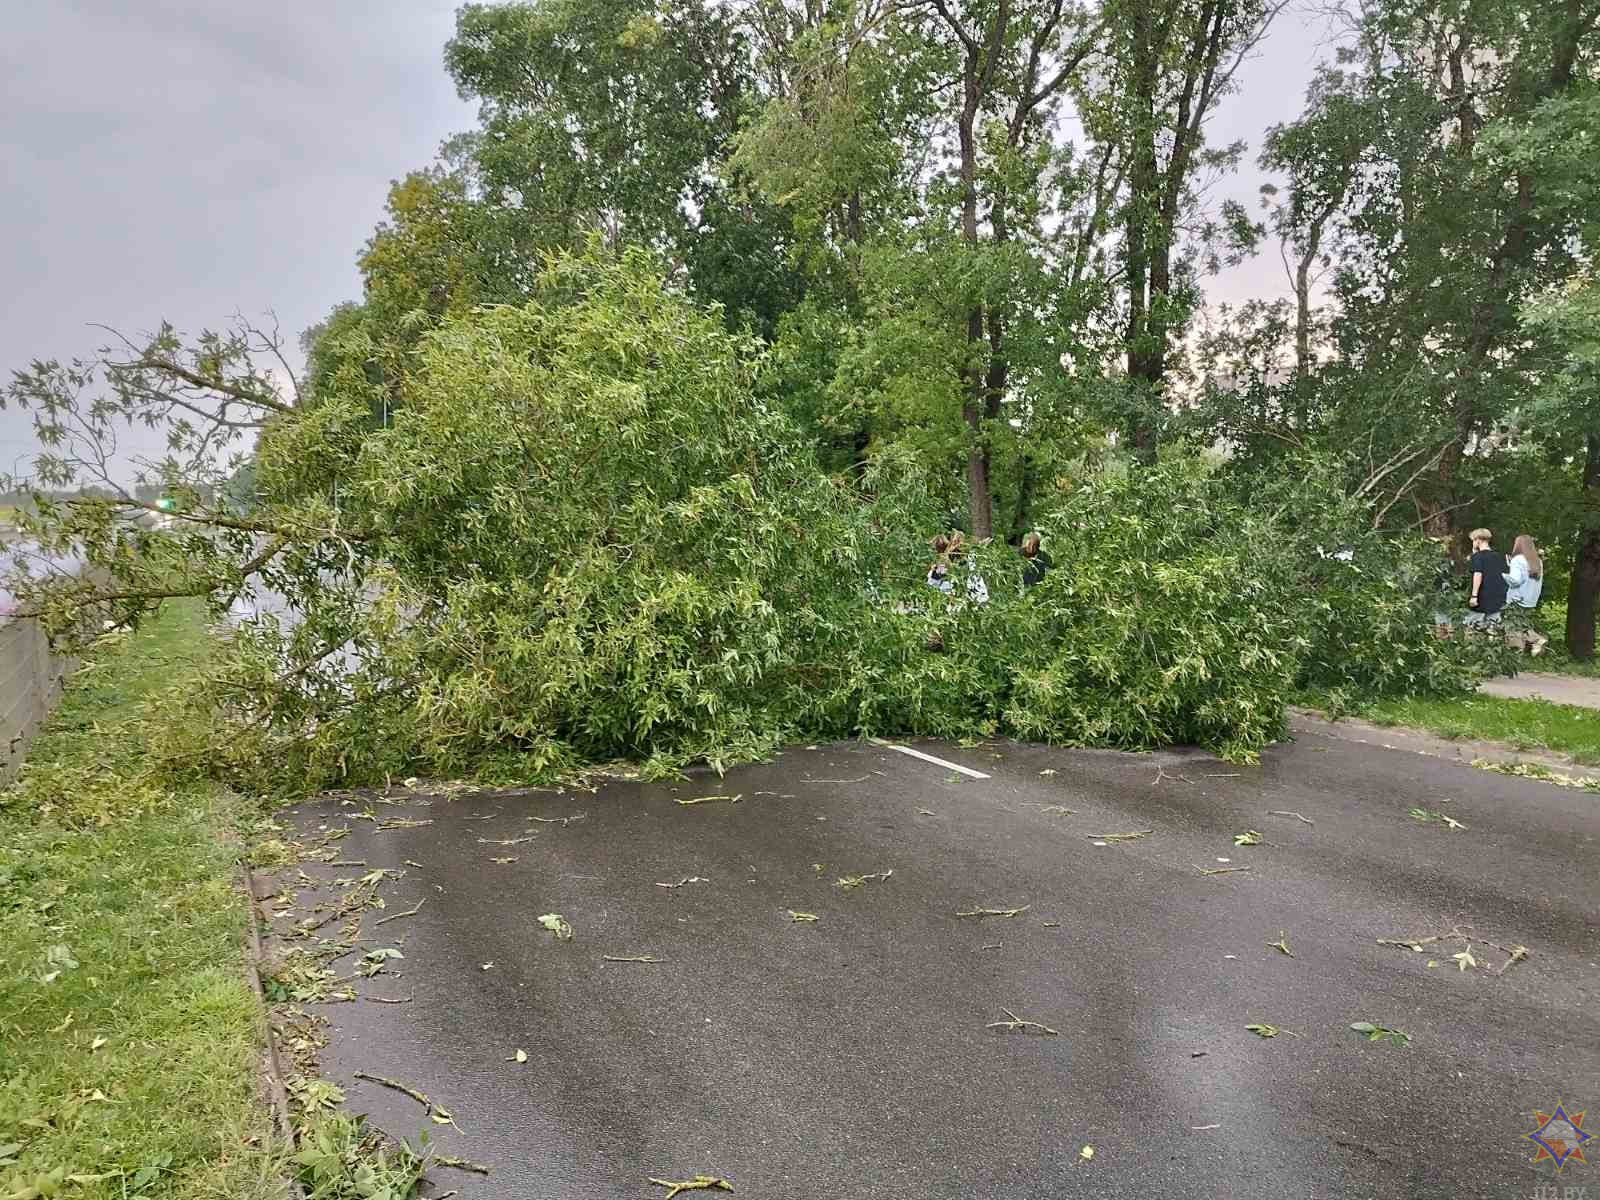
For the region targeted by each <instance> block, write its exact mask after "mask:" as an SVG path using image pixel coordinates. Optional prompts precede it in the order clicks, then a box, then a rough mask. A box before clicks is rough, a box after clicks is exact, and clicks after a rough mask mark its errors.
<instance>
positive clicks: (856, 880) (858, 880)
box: [833, 868, 894, 888]
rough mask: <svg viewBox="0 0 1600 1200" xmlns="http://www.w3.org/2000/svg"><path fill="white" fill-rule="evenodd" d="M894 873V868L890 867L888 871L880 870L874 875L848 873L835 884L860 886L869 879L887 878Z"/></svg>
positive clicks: (836, 885)
mask: <svg viewBox="0 0 1600 1200" xmlns="http://www.w3.org/2000/svg"><path fill="white" fill-rule="evenodd" d="M893 874H894V869H893V868H890V869H889V870H887V871H879V872H877V873H876V874H874V875H846V876H844V877H843V878H842V879H838V880H835V881H834V885H833V886H834V887H840V888H858V887H860V886H861V885H862V884H864V883H866V882H867V881H868V880H871V879H887V878H889V876H891V875H893Z"/></svg>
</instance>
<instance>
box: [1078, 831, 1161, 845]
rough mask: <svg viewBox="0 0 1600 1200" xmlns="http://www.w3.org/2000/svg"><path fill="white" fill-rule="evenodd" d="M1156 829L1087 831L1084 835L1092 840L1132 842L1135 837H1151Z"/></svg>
mask: <svg viewBox="0 0 1600 1200" xmlns="http://www.w3.org/2000/svg"><path fill="white" fill-rule="evenodd" d="M1154 832H1155V830H1154V829H1130V830H1127V831H1126V832H1124V833H1086V834H1084V835H1083V836H1084V837H1086V838H1088V839H1089V840H1090V841H1092V842H1131V841H1133V840H1134V839H1135V838H1142V837H1149V836H1150V835H1151V834H1152V833H1154Z"/></svg>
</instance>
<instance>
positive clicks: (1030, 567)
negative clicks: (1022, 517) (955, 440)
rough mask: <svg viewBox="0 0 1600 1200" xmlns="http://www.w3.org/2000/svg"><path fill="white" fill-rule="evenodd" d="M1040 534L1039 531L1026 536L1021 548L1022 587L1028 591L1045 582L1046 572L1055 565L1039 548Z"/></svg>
mask: <svg viewBox="0 0 1600 1200" xmlns="http://www.w3.org/2000/svg"><path fill="white" fill-rule="evenodd" d="M1039 542H1040V538H1039V533H1038V531H1037V530H1035V531H1033V532H1032V533H1029V534H1026V535H1025V536H1024V537H1023V539H1022V545H1021V547H1020V549H1021V551H1022V559H1023V565H1022V587H1023V590H1024V591H1026V590H1027V589H1028V588H1031V587H1033V586H1034V585H1035V584H1037V583H1040V582H1042V581H1043V579H1044V576H1045V572H1046V571H1048V570H1049V569H1050V568H1051V567H1052V566H1054V565H1055V564H1054V563H1052V562H1051V561H1050V555H1048V554H1047V553H1045V551H1043V550H1041V549H1040V548H1039Z"/></svg>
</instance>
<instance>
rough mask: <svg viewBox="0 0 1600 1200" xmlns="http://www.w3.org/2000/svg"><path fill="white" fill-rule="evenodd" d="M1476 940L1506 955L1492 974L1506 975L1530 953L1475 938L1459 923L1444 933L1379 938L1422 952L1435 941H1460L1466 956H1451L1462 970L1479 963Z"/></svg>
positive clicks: (1520, 947)
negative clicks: (1476, 955) (1474, 953)
mask: <svg viewBox="0 0 1600 1200" xmlns="http://www.w3.org/2000/svg"><path fill="white" fill-rule="evenodd" d="M1468 928H1470V926H1469V927H1468ZM1474 940H1476V941H1477V942H1479V943H1480V944H1481V945H1484V946H1493V947H1494V948H1495V949H1496V950H1499V951H1501V952H1502V953H1504V954H1505V955H1506V961H1505V962H1503V963H1501V964H1500V969H1499V970H1497V971H1491V972H1489V973H1490V974H1491V975H1497V976H1498V975H1504V974H1505V973H1506V972H1507V971H1509V970H1510V969H1511V968H1512V967H1513V966H1515V965H1516V964H1517V963H1519V962H1522V961H1523V960H1525V959H1526V958H1527V957H1528V956H1529V953H1530V952H1529V950H1528V948H1527V947H1526V946H1523V945H1521V944H1518V945H1514V946H1502V945H1501V944H1500V943H1499V942H1491V941H1490V940H1489V939H1488V938H1484V937H1477V938H1476V939H1475V935H1472V934H1469V933H1467V932H1466V931H1464V930H1463V929H1462V928H1461V927H1460V926H1459V925H1457V926H1455V927H1454V928H1451V929H1448V930H1446V931H1445V932H1444V933H1433V934H1429V935H1427V936H1426V937H1409V938H1378V939H1377V943H1378V945H1380V946H1393V947H1395V948H1396V949H1400V950H1411V951H1413V952H1415V953H1417V954H1421V953H1422V948H1423V947H1424V946H1429V945H1432V944H1433V943H1434V942H1460V943H1462V944H1463V945H1464V946H1465V947H1466V949H1465V951H1463V953H1464V954H1465V955H1466V958H1463V957H1462V955H1461V954H1452V955H1451V956H1450V957H1451V958H1453V959H1455V960H1456V962H1457V964H1458V965H1459V966H1460V968H1461V970H1463V971H1465V970H1466V969H1467V968H1468V967H1469V966H1474V967H1475V966H1477V965H1478V960H1477V959H1476V958H1475V957H1473V955H1472V943H1473V941H1474ZM1468 960H1470V961H1468ZM1428 965H1429V966H1430V967H1431V966H1434V965H1435V964H1434V963H1432V962H1430V963H1429V964H1428Z"/></svg>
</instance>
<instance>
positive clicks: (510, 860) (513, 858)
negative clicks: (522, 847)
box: [489, 854, 521, 867]
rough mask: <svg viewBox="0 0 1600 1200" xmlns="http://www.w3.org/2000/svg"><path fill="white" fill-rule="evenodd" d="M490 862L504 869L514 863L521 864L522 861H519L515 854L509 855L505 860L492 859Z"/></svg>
mask: <svg viewBox="0 0 1600 1200" xmlns="http://www.w3.org/2000/svg"><path fill="white" fill-rule="evenodd" d="M489 861H490V862H492V863H495V864H497V865H499V866H502V867H504V866H507V865H509V864H511V863H514V862H520V861H521V860H520V859H518V858H517V856H516V855H515V854H508V855H506V856H504V857H503V858H491V859H490V860H489Z"/></svg>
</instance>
